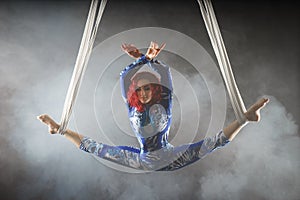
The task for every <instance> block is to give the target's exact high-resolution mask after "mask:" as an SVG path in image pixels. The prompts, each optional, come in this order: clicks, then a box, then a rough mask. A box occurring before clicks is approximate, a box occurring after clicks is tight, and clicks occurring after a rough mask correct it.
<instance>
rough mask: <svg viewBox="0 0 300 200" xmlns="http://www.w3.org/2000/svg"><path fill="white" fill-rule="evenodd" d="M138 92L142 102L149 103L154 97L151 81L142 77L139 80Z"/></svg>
mask: <svg viewBox="0 0 300 200" xmlns="http://www.w3.org/2000/svg"><path fill="white" fill-rule="evenodd" d="M136 93H137V96H138V99H139V101H140V102H141V103H142V104H146V103H149V102H150V101H151V99H152V90H151V84H150V82H149V81H148V80H146V79H140V80H139V81H138V82H137V89H136Z"/></svg>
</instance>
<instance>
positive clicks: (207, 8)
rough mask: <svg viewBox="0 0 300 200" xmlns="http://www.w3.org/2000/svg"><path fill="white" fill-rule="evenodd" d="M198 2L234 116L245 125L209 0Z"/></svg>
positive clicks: (238, 93)
mask: <svg viewBox="0 0 300 200" xmlns="http://www.w3.org/2000/svg"><path fill="white" fill-rule="evenodd" d="M198 3H199V6H200V10H201V13H202V17H203V20H204V23H205V26H206V29H207V32H208V35H209V38H210V41H211V44H212V46H213V49H214V52H215V55H216V57H217V60H218V63H219V66H220V70H221V73H222V76H223V79H224V82H225V85H226V88H227V91H228V95H229V98H230V101H231V104H232V107H233V110H234V113H235V116H236V118H237V120H238V122H239V123H240V124H241V125H245V124H246V123H247V120H246V117H245V115H244V113H245V112H246V108H245V105H244V102H243V100H242V97H241V95H240V92H239V89H238V87H237V85H236V82H235V79H234V76H233V73H232V69H231V65H230V62H229V58H228V55H227V52H226V48H225V45H224V42H223V39H222V35H221V32H220V28H219V26H218V22H217V19H216V16H215V13H214V10H213V7H212V3H211V0H198Z"/></svg>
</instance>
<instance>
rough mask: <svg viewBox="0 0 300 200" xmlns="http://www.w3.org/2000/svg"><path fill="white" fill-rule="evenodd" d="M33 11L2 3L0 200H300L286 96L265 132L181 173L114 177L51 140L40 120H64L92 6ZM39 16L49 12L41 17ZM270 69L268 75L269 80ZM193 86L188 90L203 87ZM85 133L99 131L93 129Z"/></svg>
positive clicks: (266, 120) (249, 134)
mask: <svg viewBox="0 0 300 200" xmlns="http://www.w3.org/2000/svg"><path fill="white" fill-rule="evenodd" d="M75 2H77V1H75ZM35 3H37V2H35ZM35 3H28V5H27V4H25V3H23V4H22V3H21V4H20V5H16V4H9V3H7V4H4V3H2V4H1V3H0V4H1V6H0V29H1V31H0V34H1V35H0V58H1V59H0V74H1V75H0V76H1V79H0V89H1V95H0V172H1V173H0V195H1V197H2V198H5V199H169V198H172V199H298V198H299V196H300V193H299V188H300V183H299V181H300V177H299V174H300V173H299V169H300V166H299V149H300V148H299V146H300V141H299V133H298V125H297V123H296V121H295V120H294V118H293V116H292V114H291V113H289V112H292V110H291V108H289V109H288V110H289V111H287V110H286V108H285V107H286V104H285V105H284V106H283V103H285V102H282V101H279V100H278V99H282V96H276V97H270V99H271V101H270V103H269V104H268V106H266V107H265V108H264V109H263V111H262V120H261V122H260V123H258V124H250V125H248V126H247V127H245V129H244V130H243V131H242V132H241V133H240V135H238V137H237V138H236V139H235V140H234V141H233V142H232V143H231V144H229V145H228V146H227V147H225V148H222V149H220V150H217V151H215V152H213V153H212V154H211V155H209V156H207V157H206V158H204V159H203V160H201V161H199V162H197V163H195V164H193V165H190V166H188V167H186V168H184V169H181V170H178V171H175V172H157V173H147V174H129V173H124V172H120V171H116V170H113V169H111V168H109V167H106V166H105V165H103V164H101V163H99V162H98V160H97V159H95V158H94V157H93V156H92V155H89V154H87V153H84V152H82V151H79V150H78V149H77V148H75V147H74V146H73V145H72V144H70V143H69V142H68V141H66V140H65V139H64V138H63V137H61V136H58V135H57V136H56V135H55V136H53V135H49V134H48V133H47V128H46V127H45V126H44V125H43V124H41V123H39V122H38V121H37V120H36V116H37V115H39V114H42V113H48V114H50V115H52V116H53V117H54V118H55V119H56V120H58V119H59V117H60V114H61V110H62V107H63V100H64V98H65V94H66V89H67V85H68V82H69V80H70V76H71V75H70V74H71V73H72V66H73V64H74V60H75V57H76V53H77V51H76V49H78V46H79V41H80V37H81V33H82V30H80V28H78V27H83V24H84V18H83V17H82V16H85V14H86V13H85V11H86V10H87V7H88V5H86V4H84V3H80V2H77V3H75V4H71V5H70V4H67V6H62V4H58V5H57V6H55V4H56V3H57V2H56V3H48V4H47V6H41V5H39V4H38V3H37V6H34V5H35ZM59 5H60V6H59ZM31 6H32V7H31ZM41 7H43V8H45V7H47V8H48V9H45V10H43V11H41V9H40V8H41ZM67 8H68V9H70V10H66V9H67ZM54 10H55V11H54ZM79 11H81V12H82V13H80V12H79ZM41 12H42V13H43V15H42V14H41ZM157 12H158V11H157ZM66 13H68V14H70V16H66ZM161 13H163V12H161ZM41 16H42V17H41ZM104 17H105V16H104ZM62 19H63V20H65V21H61V20H62ZM107 20H108V19H107ZM112 20H116V18H113V19H112ZM108 21H109V20H108ZM66 22H68V23H66ZM69 22H70V23H69ZM116 23H117V22H116ZM65 24H68V26H67V27H65ZM114 28H115V29H116V27H114ZM116 30H118V31H119V29H116ZM118 31H117V32H118ZM70 35H72V37H71V36H70ZM108 35H110V34H108ZM46 36H47V37H46ZM272 69H273V68H272V66H270V67H269V68H268V67H267V69H266V70H269V71H272ZM254 71H255V72H256V73H259V72H260V71H259V69H255V70H254ZM255 72H253V73H255ZM261 76H263V75H261ZM190 78H191V85H193V84H199V83H195V82H193V81H194V79H193V77H190ZM270 82H276V80H270ZM109 84H113V82H109ZM247 87H249V86H247ZM291 87H293V88H292V89H296V88H295V87H294V86H292V85H291ZM246 89H247V88H243V91H246V92H247V90H246ZM250 89H251V90H255V88H254V87H253V88H250ZM267 89H268V87H267V88H266V89H265V90H267ZM83 94H84V93H83ZM246 96H249V98H247V99H246V101H250V96H251V100H253V99H252V97H253V94H252V93H251V94H248V93H246ZM86 98H88V97H86ZM202 101H203V102H206V100H202ZM231 114H232V113H231ZM82 123H83V124H86V127H89V126H94V124H92V122H91V121H90V120H89V119H85V121H83V122H82ZM75 125H76V124H75V123H74V121H71V124H70V127H71V128H76V126H75ZM87 129H88V128H87ZM204 129H205V128H204ZM187 131H189V130H187ZM85 133H87V134H88V132H85ZM120 143H122V141H121V142H120Z"/></svg>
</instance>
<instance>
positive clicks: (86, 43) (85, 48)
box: [58, 0, 107, 134]
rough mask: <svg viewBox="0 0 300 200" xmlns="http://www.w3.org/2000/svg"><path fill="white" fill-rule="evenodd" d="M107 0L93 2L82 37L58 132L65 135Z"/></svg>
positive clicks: (94, 0)
mask: <svg viewBox="0 0 300 200" xmlns="http://www.w3.org/2000/svg"><path fill="white" fill-rule="evenodd" d="M106 2H107V0H102V1H101V3H100V2H99V0H92V2H91V6H90V10H89V14H88V17H87V21H86V24H85V29H84V33H83V36H82V40H81V44H80V48H79V52H78V55H77V59H76V63H75V68H74V71H73V75H72V79H71V82H70V85H69V89H68V93H67V96H66V99H65V104H64V108H63V113H62V116H61V121H60V128H59V130H58V132H59V133H60V134H64V132H65V131H66V129H67V126H68V122H69V120H70V116H71V113H72V108H73V105H74V104H75V100H76V97H77V94H78V91H79V87H80V84H81V80H82V77H83V75H84V72H85V69H86V67H87V64H88V61H89V58H90V55H91V52H92V49H93V44H94V41H95V38H96V35H97V30H98V25H99V23H100V20H101V17H102V15H103V11H104V8H105V5H106Z"/></svg>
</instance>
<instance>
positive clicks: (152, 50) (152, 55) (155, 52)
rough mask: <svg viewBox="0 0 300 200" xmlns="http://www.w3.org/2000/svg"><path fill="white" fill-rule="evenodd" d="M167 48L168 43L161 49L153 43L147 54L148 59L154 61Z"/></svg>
mask: <svg viewBox="0 0 300 200" xmlns="http://www.w3.org/2000/svg"><path fill="white" fill-rule="evenodd" d="M165 46H166V43H163V44H162V45H161V46H160V47H159V46H158V44H157V43H156V42H152V41H151V43H150V46H149V48H148V51H147V53H146V57H147V59H149V60H152V59H153V58H155V57H156V56H157V55H158V54H159V53H160V52H161V50H162V49H163V48H164V47H165Z"/></svg>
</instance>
